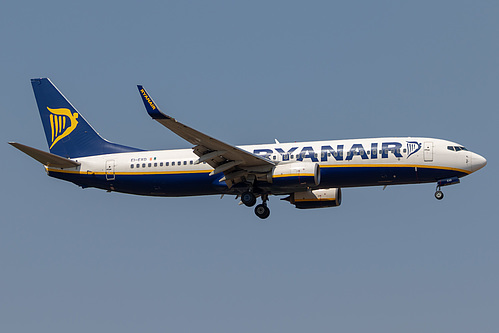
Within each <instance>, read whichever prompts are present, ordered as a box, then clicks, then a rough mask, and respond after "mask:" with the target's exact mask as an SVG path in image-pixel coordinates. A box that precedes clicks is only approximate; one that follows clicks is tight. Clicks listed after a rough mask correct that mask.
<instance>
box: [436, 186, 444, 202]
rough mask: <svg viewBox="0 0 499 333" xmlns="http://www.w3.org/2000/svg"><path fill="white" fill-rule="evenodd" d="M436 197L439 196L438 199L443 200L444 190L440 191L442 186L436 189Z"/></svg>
mask: <svg viewBox="0 0 499 333" xmlns="http://www.w3.org/2000/svg"><path fill="white" fill-rule="evenodd" d="M435 198H437V200H442V199H443V198H444V192H442V191H440V186H437V190H436V191H435Z"/></svg>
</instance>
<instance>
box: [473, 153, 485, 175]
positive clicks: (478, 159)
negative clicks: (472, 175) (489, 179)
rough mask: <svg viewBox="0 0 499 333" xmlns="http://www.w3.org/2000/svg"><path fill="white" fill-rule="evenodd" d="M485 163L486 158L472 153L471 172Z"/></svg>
mask: <svg viewBox="0 0 499 333" xmlns="http://www.w3.org/2000/svg"><path fill="white" fill-rule="evenodd" d="M485 165H487V160H486V159H485V158H484V157H482V156H480V155H478V154H476V153H473V156H472V157H471V172H475V171H478V170H480V169H481V168H483V167H484V166H485Z"/></svg>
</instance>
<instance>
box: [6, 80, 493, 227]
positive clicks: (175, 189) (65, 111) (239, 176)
mask: <svg viewBox="0 0 499 333" xmlns="http://www.w3.org/2000/svg"><path fill="white" fill-rule="evenodd" d="M31 84H32V86H33V91H34V94H35V99H36V102H37V105H38V109H39V113H40V117H41V120H42V123H43V127H44V130H45V136H46V139H47V143H48V146H49V151H50V152H45V151H42V150H39V149H36V148H32V147H29V146H26V145H23V144H20V143H16V142H9V144H11V145H12V146H14V147H15V148H17V149H19V150H21V151H22V152H24V153H26V154H27V155H29V156H30V157H32V158H34V159H35V160H37V161H38V162H40V163H42V164H43V165H44V167H45V171H46V173H47V174H48V175H49V176H50V177H54V178H58V179H62V180H66V181H69V182H72V183H74V184H76V185H78V186H80V187H82V188H89V187H94V188H99V189H103V190H107V191H108V192H121V193H128V194H136V195H146V196H162V197H183V196H201V195H222V196H223V195H235V196H236V199H240V202H239V203H240V204H243V205H245V206H248V207H253V206H255V205H256V203H257V200H258V199H260V200H261V203H260V204H258V205H256V206H255V209H254V211H255V214H256V215H257V216H258V217H259V218H261V219H266V218H268V217H269V215H270V209H269V207H268V204H267V202H268V200H269V196H270V195H274V196H285V197H284V198H282V199H281V200H287V201H289V202H290V203H291V204H293V205H294V206H295V207H296V208H299V209H311V208H324V207H337V206H340V205H341V201H342V192H341V189H342V188H350V187H363V186H384V187H386V186H388V185H400V184H420V183H436V191H435V197H436V198H437V199H438V200H441V199H442V198H443V196H444V194H443V192H442V191H441V188H442V187H444V186H448V185H453V184H458V183H459V182H460V178H461V177H464V176H467V175H469V174H471V173H473V172H475V171H477V170H480V169H481V168H483V167H484V166H485V165H486V164H487V160H486V159H485V158H484V157H482V156H480V155H478V154H477V153H474V152H471V151H469V150H467V149H466V148H465V147H464V146H462V145H460V144H458V143H455V142H451V141H447V140H442V139H433V138H422V137H385V138H370V139H347V140H331V141H311V142H293V143H280V142H279V141H277V140H275V143H273V144H263V145H262V144H260V145H247V146H234V145H230V144H228V143H225V142H223V141H220V140H217V139H215V138H213V137H211V136H209V135H207V134H204V133H202V132H199V131H197V130H195V129H193V128H191V127H189V126H187V125H184V124H183V123H181V122H179V121H177V120H176V119H174V118H172V117H170V116H168V115H166V114H165V113H163V112H162V111H160V109H159V108H158V106H157V105H156V103H155V102H154V101H153V100H152V98H151V96H150V95H149V94H148V93H147V92H146V90H145V89H144V87H143V86H140V85H139V86H137V87H138V90H139V93H140V96H141V98H142V101H143V103H144V106H145V108H146V111H147V113H148V114H149V116H150V117H151V118H152V119H154V120H155V121H157V122H158V123H160V124H161V125H163V126H165V127H166V128H168V129H169V130H170V131H172V132H173V133H175V134H177V135H178V136H180V137H181V138H183V139H185V140H186V141H188V142H189V143H190V144H191V145H192V148H191V149H175V150H155V151H150V150H142V149H138V148H133V147H128V146H124V145H120V144H116V143H112V142H109V141H107V140H105V139H104V138H102V137H101V136H100V135H99V134H98V133H97V132H96V131H95V130H94V129H93V128H92V127H91V126H90V124H89V123H88V122H87V121H86V120H85V118H84V117H83V116H82V114H81V113H80V112H78V111H77V110H76V108H75V107H74V106H73V105H72V104H71V103H70V102H69V101H68V99H66V97H64V95H63V94H62V93H61V92H60V91H59V89H58V88H57V87H56V86H55V85H54V84H53V83H52V82H51V81H50V79H48V78H37V79H32V80H31Z"/></svg>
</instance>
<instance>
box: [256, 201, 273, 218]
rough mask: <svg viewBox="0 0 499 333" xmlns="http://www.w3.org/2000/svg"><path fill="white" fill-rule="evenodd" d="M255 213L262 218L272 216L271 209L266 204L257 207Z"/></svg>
mask: <svg viewBox="0 0 499 333" xmlns="http://www.w3.org/2000/svg"><path fill="white" fill-rule="evenodd" d="M255 214H256V216H258V217H259V218H261V219H266V218H267V217H269V216H270V209H269V207H267V205H265V204H259V205H257V206H256V207H255Z"/></svg>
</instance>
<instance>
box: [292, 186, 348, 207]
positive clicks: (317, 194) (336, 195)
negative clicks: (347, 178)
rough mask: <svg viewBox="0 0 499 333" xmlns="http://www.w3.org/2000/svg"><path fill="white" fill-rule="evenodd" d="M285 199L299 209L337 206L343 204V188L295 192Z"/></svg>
mask: <svg viewBox="0 0 499 333" xmlns="http://www.w3.org/2000/svg"><path fill="white" fill-rule="evenodd" d="M283 200H287V201H289V202H291V203H292V204H293V205H295V207H296V208H299V209H309V208H325V207H337V206H339V205H341V188H328V189H322V190H310V191H304V192H295V193H291V195H290V196H289V197H287V198H285V199H283Z"/></svg>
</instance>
